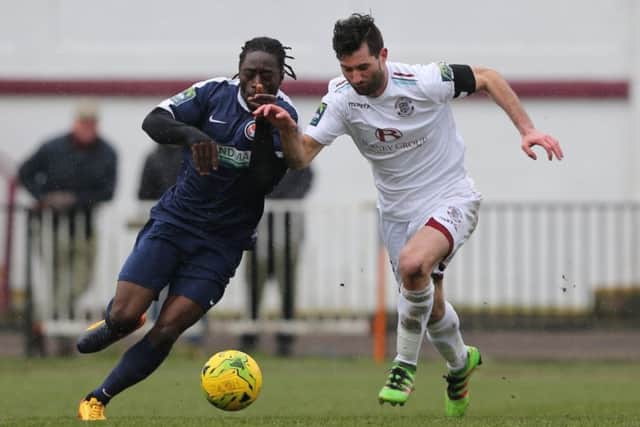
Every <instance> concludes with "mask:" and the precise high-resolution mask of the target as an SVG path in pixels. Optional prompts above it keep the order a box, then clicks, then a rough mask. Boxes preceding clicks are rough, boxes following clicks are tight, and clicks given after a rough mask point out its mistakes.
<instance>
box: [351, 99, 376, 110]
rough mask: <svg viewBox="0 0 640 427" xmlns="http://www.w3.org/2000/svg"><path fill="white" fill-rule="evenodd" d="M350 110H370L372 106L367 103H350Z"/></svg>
mask: <svg viewBox="0 0 640 427" xmlns="http://www.w3.org/2000/svg"><path fill="white" fill-rule="evenodd" d="M349 108H354V109H360V110H368V109H369V108H371V105H369V104H367V103H366V102H352V101H350V102H349Z"/></svg>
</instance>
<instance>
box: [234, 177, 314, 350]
mask: <svg viewBox="0 0 640 427" xmlns="http://www.w3.org/2000/svg"><path fill="white" fill-rule="evenodd" d="M312 181H313V171H312V169H311V168H310V167H307V168H304V169H297V170H294V169H289V170H288V171H287V173H286V174H285V175H284V177H283V178H282V181H280V183H279V184H278V185H277V186H276V187H275V188H274V189H273V191H272V192H271V193H270V194H269V195H268V196H267V199H269V200H291V201H300V200H301V199H303V198H304V197H305V196H306V195H307V194H308V193H309V190H310V189H311V185H312ZM286 225H288V229H289V235H288V236H287V235H286ZM257 232H258V233H257V235H258V238H257V240H256V244H255V247H254V249H253V252H252V253H251V256H250V257H249V261H248V262H247V263H246V270H245V275H246V282H247V284H248V286H249V304H250V310H251V317H252V319H254V320H256V319H257V318H258V314H259V311H260V304H261V301H262V295H263V290H264V285H265V283H266V282H267V281H268V280H270V279H275V280H277V282H278V286H279V288H280V297H281V312H282V318H283V319H284V320H291V319H293V317H294V314H295V304H294V303H295V292H294V291H295V279H296V268H297V265H298V255H299V250H300V247H301V245H302V241H303V240H304V214H303V213H302V212H301V211H297V210H295V209H293V210H287V211H286V212H268V211H267V212H265V215H264V216H263V217H262V220H261V221H260V223H259V224H258V229H257ZM287 237H288V242H289V258H288V263H287V255H286V252H285V251H286V244H285V241H286V240H285V239H286V238H287ZM254 265H255V267H254ZM258 338H259V337H258V335H257V334H246V335H243V336H242V343H241V346H242V347H243V348H245V349H247V350H252V349H253V348H255V347H256V345H257V343H258ZM294 338H295V337H294V336H293V335H291V334H288V333H278V335H277V336H276V346H277V348H276V352H277V354H278V355H280V356H288V355H290V354H291V347H292V345H293V341H294Z"/></svg>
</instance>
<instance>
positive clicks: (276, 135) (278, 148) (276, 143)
mask: <svg viewBox="0 0 640 427" xmlns="http://www.w3.org/2000/svg"><path fill="white" fill-rule="evenodd" d="M276 104H277V105H279V106H280V107H282V108H284V109H285V110H287V112H288V113H289V115H290V116H291V118H292V119H293V121H294V122H296V124H297V123H298V111H297V110H296V108H295V107H294V106H293V104H291V103H289V102H287V101H284V100H281V99H279V100H278V101H277V102H276ZM271 132H272V134H273V149H274V150H275V153H276V156H278V157H279V158H284V155H283V154H282V143H281V142H280V132H279V131H278V129H277V128H276V127H275V126H273V127H272V130H271Z"/></svg>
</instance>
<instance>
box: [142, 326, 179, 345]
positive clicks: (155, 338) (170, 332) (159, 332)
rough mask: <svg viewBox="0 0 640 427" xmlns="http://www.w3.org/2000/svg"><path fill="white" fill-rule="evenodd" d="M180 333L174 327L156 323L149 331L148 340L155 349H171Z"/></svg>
mask: <svg viewBox="0 0 640 427" xmlns="http://www.w3.org/2000/svg"><path fill="white" fill-rule="evenodd" d="M181 333H182V330H181V329H180V328H179V327H177V326H176V325H173V324H168V323H162V322H156V324H155V325H154V326H153V328H151V331H149V339H150V340H151V342H152V343H153V345H154V346H156V347H160V348H171V346H172V345H173V343H174V342H176V340H177V339H178V337H179V336H180V334H181Z"/></svg>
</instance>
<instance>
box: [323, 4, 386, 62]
mask: <svg viewBox="0 0 640 427" xmlns="http://www.w3.org/2000/svg"><path fill="white" fill-rule="evenodd" d="M364 42H367V46H369V52H370V53H371V54H372V55H373V56H375V57H376V58H377V57H378V54H379V53H380V50H381V49H382V48H383V47H384V41H383V40H382V33H381V32H380V29H379V28H378V27H377V26H376V24H375V23H374V22H373V16H371V15H362V14H359V13H353V14H351V16H349V17H348V18H346V19H340V20H338V21H337V22H336V24H335V26H334V27H333V50H334V51H335V52H336V57H337V58H338V59H340V58H342V57H343V56H345V55H351V54H352V53H353V52H355V51H356V50H358V49H360V46H362V43H364Z"/></svg>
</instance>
